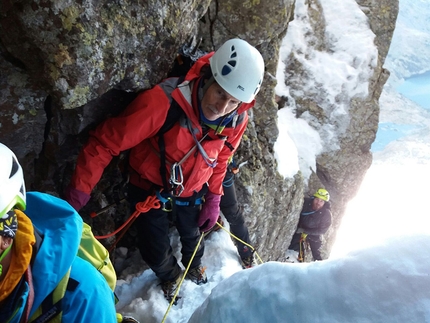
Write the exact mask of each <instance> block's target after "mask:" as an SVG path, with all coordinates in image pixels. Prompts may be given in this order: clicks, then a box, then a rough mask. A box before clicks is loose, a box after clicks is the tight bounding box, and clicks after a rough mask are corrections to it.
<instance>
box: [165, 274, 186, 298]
mask: <svg viewBox="0 0 430 323" xmlns="http://www.w3.org/2000/svg"><path fill="white" fill-rule="evenodd" d="M181 278H182V274H181V275H179V276H178V277H177V278H176V279H175V280H173V281H168V280H166V281H163V282H162V283H161V284H160V285H161V289H162V290H163V293H164V298H165V299H167V301H169V302H171V301H172V299H173V297H174V296H175V293H176V290H177V289H178V287H179V283H180V282H181ZM179 299H180V297H179V296H176V299H175V302H174V303H173V305H176V304H177V303H178V300H179Z"/></svg>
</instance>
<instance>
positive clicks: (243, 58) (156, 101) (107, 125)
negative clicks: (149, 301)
mask: <svg viewBox="0 0 430 323" xmlns="http://www.w3.org/2000/svg"><path fill="white" fill-rule="evenodd" d="M263 75H264V61H263V58H262V56H261V54H260V53H259V51H258V50H257V49H256V48H255V47H253V46H251V45H250V44H249V43H247V42H246V41H244V40H241V39H230V40H228V41H226V42H225V43H224V44H223V45H222V46H221V47H220V48H219V49H218V50H217V51H216V52H211V53H209V54H207V55H205V56H203V57H201V58H200V59H198V60H197V61H196V63H195V64H194V65H193V66H192V67H191V69H190V70H189V72H188V73H187V75H186V76H185V79H184V80H181V82H179V80H180V78H176V77H175V78H168V79H166V80H164V81H163V82H161V83H160V84H158V85H156V86H155V87H153V88H152V89H150V90H147V91H143V92H142V93H140V94H139V95H138V97H137V98H136V99H135V100H134V101H133V102H132V103H131V104H130V105H129V106H128V107H127V108H126V110H125V111H124V112H123V113H122V114H121V115H120V116H118V117H115V118H111V119H107V120H106V121H105V122H104V123H102V124H101V125H100V126H99V127H97V129H96V130H95V131H93V132H92V133H91V134H90V138H89V141H88V142H87V144H86V145H85V146H84V147H83V149H82V151H81V153H80V155H79V157H78V160H77V165H76V169H75V172H74V175H73V177H72V180H71V183H70V185H69V187H68V188H67V189H66V192H65V196H66V199H67V200H68V201H69V202H70V204H72V205H73V206H74V207H75V209H76V210H80V209H81V208H82V207H83V206H84V205H85V204H86V203H87V202H88V200H89V199H90V194H91V191H92V190H93V188H94V186H95V185H96V184H97V182H98V181H99V180H100V177H101V176H102V173H103V171H104V169H105V168H106V166H107V165H108V164H109V162H110V161H111V159H112V156H115V155H118V154H119V153H120V152H121V151H125V150H128V149H130V158H129V166H130V184H129V191H128V200H129V202H130V205H131V206H132V207H134V206H135V205H136V204H137V203H138V202H141V201H144V200H145V199H146V198H147V197H148V196H154V195H155V196H157V198H158V199H159V200H160V201H161V203H162V208H160V209H151V210H150V211H148V212H146V213H142V214H141V215H140V216H139V217H138V218H137V220H136V221H135V225H137V230H138V232H139V235H138V237H139V250H140V253H141V255H142V258H143V259H144V261H145V262H146V263H147V264H148V265H149V266H150V267H151V269H152V270H153V271H154V272H155V274H156V275H157V277H158V278H159V279H160V280H161V288H162V290H163V291H164V295H165V297H166V299H168V300H171V299H172V296H173V294H174V293H175V291H176V289H177V286H178V283H179V281H180V279H181V276H182V268H181V266H180V265H179V264H178V262H177V259H176V258H175V256H174V255H173V251H172V247H171V245H170V240H169V223H170V221H173V222H174V224H175V226H176V229H177V230H178V233H179V236H180V239H181V244H182V249H181V253H182V259H181V262H182V266H183V267H184V268H187V267H188V266H189V270H188V272H187V275H186V278H187V279H190V280H192V281H193V282H194V283H196V284H204V283H206V282H207V277H206V274H205V272H204V267H203V266H202V264H201V258H202V256H203V253H204V241H203V240H202V239H200V238H201V232H206V231H208V230H210V229H211V228H212V227H213V226H214V225H215V223H216V221H217V219H218V216H219V211H220V208H219V203H220V200H221V195H222V194H223V188H222V181H223V178H224V175H225V172H226V167H227V160H228V158H229V157H230V156H231V155H232V154H233V153H234V151H235V150H236V149H237V147H238V146H239V143H240V140H241V138H242V135H243V133H244V131H245V129H246V126H247V122H248V115H247V112H246V111H247V110H248V109H250V108H251V107H252V106H253V105H254V103H255V96H256V95H257V93H258V91H259V90H260V87H261V83H262V81H263ZM181 79H182V78H181ZM174 109H179V111H180V113H178V114H176V113H175V114H173V115H176V116H177V117H176V119H174V120H173V122H172V120H169V119H171V118H172V113H170V112H171V111H173V110H174ZM178 115H179V116H178ZM169 123H172V126H171V127H168V129H165V125H166V124H169ZM200 240H201V243H200V244H199V241H200ZM194 251H196V253H195V255H194V257H193V253H194Z"/></svg>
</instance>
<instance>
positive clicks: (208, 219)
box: [197, 192, 221, 232]
mask: <svg viewBox="0 0 430 323" xmlns="http://www.w3.org/2000/svg"><path fill="white" fill-rule="evenodd" d="M220 202H221V195H217V194H214V193H211V192H207V193H206V195H205V203H203V206H202V209H201V211H200V215H199V220H198V221H197V224H198V225H199V228H200V231H202V232H207V231H209V230H210V229H212V227H213V226H214V225H215V223H216V221H217V220H218V217H219V203H220Z"/></svg>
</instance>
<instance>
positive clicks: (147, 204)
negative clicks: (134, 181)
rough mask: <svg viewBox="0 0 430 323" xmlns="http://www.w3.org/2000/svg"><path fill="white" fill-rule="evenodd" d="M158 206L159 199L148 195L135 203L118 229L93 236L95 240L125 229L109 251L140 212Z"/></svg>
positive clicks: (111, 248)
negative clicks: (133, 209)
mask: <svg viewBox="0 0 430 323" xmlns="http://www.w3.org/2000/svg"><path fill="white" fill-rule="evenodd" d="M160 207H161V204H160V201H159V200H158V198H157V197H156V196H155V195H153V196H148V197H147V198H146V200H145V201H143V202H138V203H137V204H136V210H135V211H134V212H133V214H132V215H130V217H129V218H128V219H127V221H125V222H124V223H123V224H122V225H121V226H120V227H119V228H118V229H116V230H115V231H114V232H112V233H109V234H106V235H104V236H95V238H96V239H97V240H101V239H107V238H110V237H112V236H114V235H116V234H117V233H118V232H120V231H122V230H123V229H125V230H123V231H122V232H121V235H120V236H119V237H118V238H117V239H116V240H115V243H114V244H113V245H112V246H111V247H110V249H109V252H111V251H112V250H113V248H114V247H115V245H116V244H117V243H118V242H119V240H121V238H122V236H123V235H124V234H125V232H127V230H128V228H130V226H131V225H132V224H133V222H134V220H136V219H137V217H138V216H139V215H140V214H141V213H146V212H148V211H149V210H150V209H159V208H160Z"/></svg>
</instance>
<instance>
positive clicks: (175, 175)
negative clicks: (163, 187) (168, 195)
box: [170, 163, 184, 185]
mask: <svg viewBox="0 0 430 323" xmlns="http://www.w3.org/2000/svg"><path fill="white" fill-rule="evenodd" d="M183 182H184V177H183V175H182V167H181V165H179V164H178V163H174V164H173V165H172V167H171V169H170V184H172V185H182V184H183Z"/></svg>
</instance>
